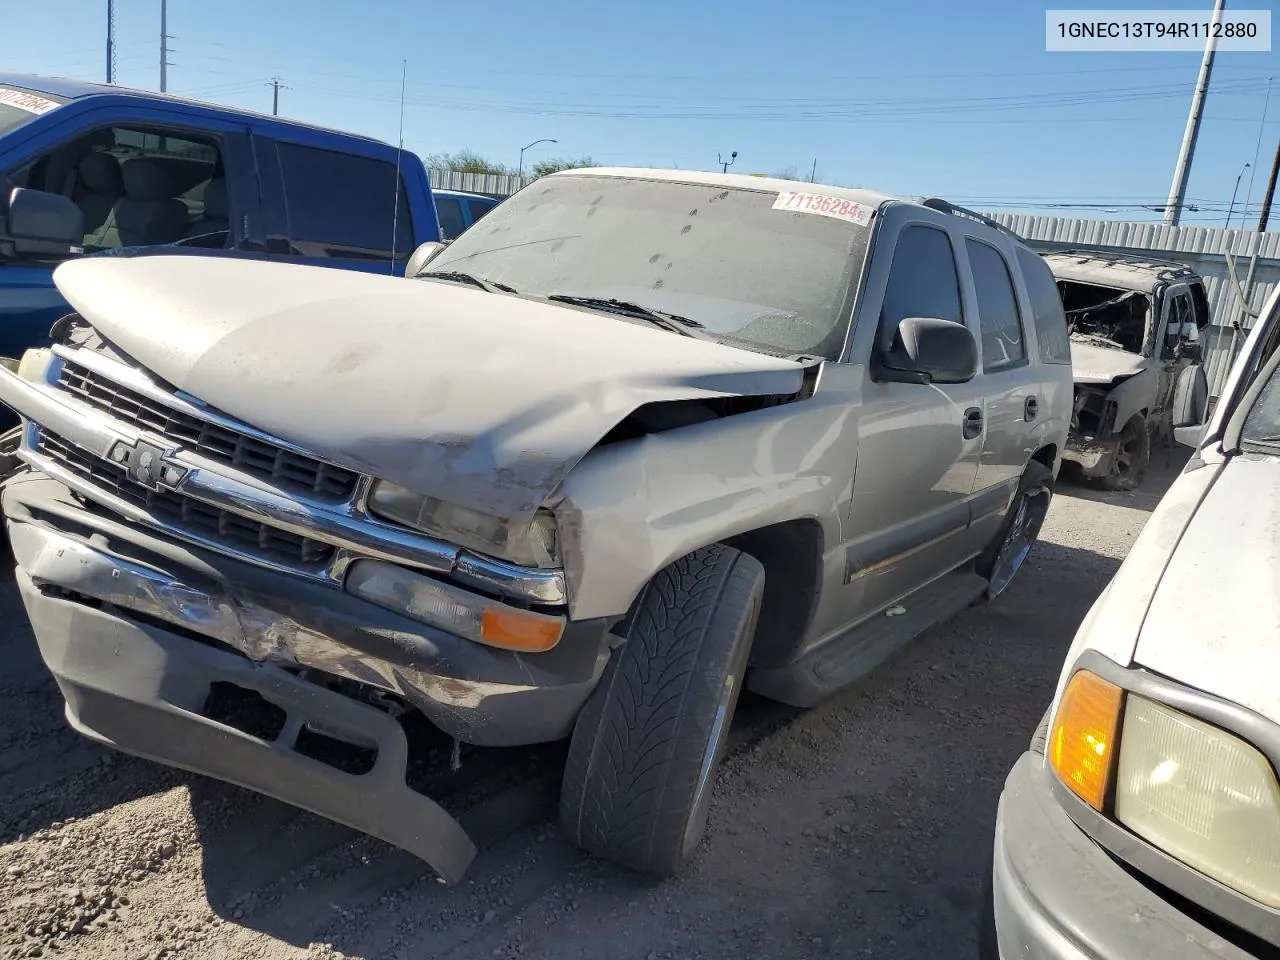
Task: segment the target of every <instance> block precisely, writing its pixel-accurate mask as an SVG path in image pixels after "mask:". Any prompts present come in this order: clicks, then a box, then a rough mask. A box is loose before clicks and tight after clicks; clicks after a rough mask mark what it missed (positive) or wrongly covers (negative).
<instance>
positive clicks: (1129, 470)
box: [1102, 414, 1151, 491]
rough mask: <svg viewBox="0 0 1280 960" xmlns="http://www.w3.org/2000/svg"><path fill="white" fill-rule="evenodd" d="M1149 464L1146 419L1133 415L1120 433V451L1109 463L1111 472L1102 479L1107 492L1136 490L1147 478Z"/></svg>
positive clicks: (1149, 446) (1149, 451) (1148, 439)
mask: <svg viewBox="0 0 1280 960" xmlns="http://www.w3.org/2000/svg"><path fill="white" fill-rule="evenodd" d="M1150 462H1151V431H1150V430H1149V429H1148V427H1147V420H1146V417H1144V416H1142V414H1135V415H1134V416H1133V417H1131V418H1130V419H1129V422H1128V423H1126V424H1125V425H1124V429H1122V430H1121V431H1120V449H1119V450H1117V451H1116V456H1115V460H1113V461H1112V463H1111V472H1110V473H1108V474H1107V475H1106V476H1105V477H1103V478H1102V485H1103V486H1104V487H1106V488H1107V489H1108V490H1117V491H1122V490H1136V489H1138V487H1139V486H1141V485H1142V481H1143V480H1144V479H1145V478H1146V476H1147V465H1148V464H1150Z"/></svg>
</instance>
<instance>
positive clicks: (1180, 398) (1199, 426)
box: [1170, 344, 1209, 447]
mask: <svg viewBox="0 0 1280 960" xmlns="http://www.w3.org/2000/svg"><path fill="white" fill-rule="evenodd" d="M1196 346H1197V347H1198V346H1199V344H1196ZM1208 412H1209V380H1208V378H1207V377H1206V376H1205V374H1204V367H1202V366H1200V365H1199V364H1197V365H1195V366H1191V367H1185V368H1183V371H1182V373H1180V374H1178V382H1177V383H1176V384H1174V386H1173V405H1172V408H1171V410H1170V420H1171V425H1172V426H1173V438H1174V439H1175V440H1176V441H1177V442H1178V443H1181V444H1184V445H1186V446H1188V447H1195V446H1198V445H1199V443H1200V434H1201V433H1202V432H1203V431H1204V423H1205V420H1206V419H1207V418H1208Z"/></svg>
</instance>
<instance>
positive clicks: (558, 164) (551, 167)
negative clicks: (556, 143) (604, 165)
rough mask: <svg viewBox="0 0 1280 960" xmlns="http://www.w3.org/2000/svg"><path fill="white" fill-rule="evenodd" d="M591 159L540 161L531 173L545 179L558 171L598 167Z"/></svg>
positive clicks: (563, 158) (565, 158)
mask: <svg viewBox="0 0 1280 960" xmlns="http://www.w3.org/2000/svg"><path fill="white" fill-rule="evenodd" d="M598 166H600V164H598V163H596V162H595V161H594V160H592V159H591V158H590V157H578V159H576V160H574V159H572V158H571V157H554V158H552V159H550V160H539V161H538V162H537V163H535V164H534V165H533V166H532V167H530V168H529V171H530V172H531V173H532V174H533V175H534V176H535V177H545V176H546V175H547V174H549V173H555V172H557V171H558V170H577V169H579V168H580V167H598Z"/></svg>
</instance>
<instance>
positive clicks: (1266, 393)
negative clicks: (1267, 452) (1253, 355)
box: [1241, 366, 1280, 447]
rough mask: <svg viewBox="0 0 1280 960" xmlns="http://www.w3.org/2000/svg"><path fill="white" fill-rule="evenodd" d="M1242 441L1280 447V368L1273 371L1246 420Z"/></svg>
mask: <svg viewBox="0 0 1280 960" xmlns="http://www.w3.org/2000/svg"><path fill="white" fill-rule="evenodd" d="M1241 439H1243V440H1244V442H1245V443H1250V442H1252V443H1264V444H1266V445H1267V446H1269V447H1275V446H1277V445H1280V366H1278V367H1276V369H1274V370H1272V371H1271V376H1270V377H1269V378H1268V379H1267V383H1266V385H1265V386H1264V387H1263V388H1262V390H1261V392H1259V394H1258V401H1257V403H1255V404H1254V405H1253V409H1252V410H1250V411H1249V416H1248V417H1246V418H1245V421H1244V430H1243V431H1242V432H1241Z"/></svg>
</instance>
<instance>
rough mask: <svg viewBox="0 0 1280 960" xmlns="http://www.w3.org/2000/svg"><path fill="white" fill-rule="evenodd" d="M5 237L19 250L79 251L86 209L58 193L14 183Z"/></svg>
mask: <svg viewBox="0 0 1280 960" xmlns="http://www.w3.org/2000/svg"><path fill="white" fill-rule="evenodd" d="M4 240H6V241H8V242H9V243H11V244H12V245H13V248H14V251H15V252H16V253H34V254H40V253H44V254H54V255H62V256H65V255H66V254H68V253H80V252H81V249H82V248H81V243H82V242H83V241H84V213H83V212H82V211H81V209H80V208H79V207H78V206H76V205H75V204H74V203H73V202H72V201H71V200H70V199H68V198H67V197H64V196H62V195H61V194H57V193H46V192H45V191H43V190H30V189H27V188H25V187H14V188H13V190H12V191H10V193H9V215H8V223H7V226H6V229H5V236H4Z"/></svg>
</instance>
